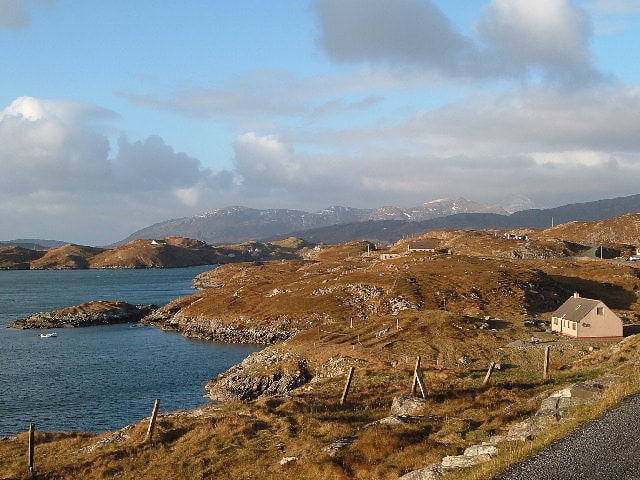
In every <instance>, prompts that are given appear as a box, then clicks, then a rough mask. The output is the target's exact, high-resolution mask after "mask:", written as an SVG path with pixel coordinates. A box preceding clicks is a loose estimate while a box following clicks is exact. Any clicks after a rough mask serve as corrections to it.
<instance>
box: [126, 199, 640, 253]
mask: <svg viewBox="0 0 640 480" xmlns="http://www.w3.org/2000/svg"><path fill="white" fill-rule="evenodd" d="M526 200H527V199H524V198H523V199H520V201H519V204H520V205H527V204H530V202H527V201H526ZM635 212H640V194H636V195H631V196H627V197H618V198H613V199H606V200H598V201H593V202H585V203H576V204H570V205H564V206H560V207H555V208H549V209H527V210H520V211H516V212H514V213H509V212H508V211H507V210H505V209H504V208H502V207H500V206H492V205H483V204H480V203H477V202H473V201H470V200H467V199H464V198H455V199H450V198H445V199H439V200H433V201H430V202H426V203H423V204H422V205H420V206H418V207H414V208H408V209H405V208H400V207H393V206H388V207H381V208H376V209H360V208H351V207H337V206H335V207H330V208H327V209H324V210H322V211H319V212H305V211H301V210H288V209H266V210H260V209H255V208H248V207H241V206H232V207H226V208H221V209H217V210H213V211H211V212H207V213H203V214H201V215H198V216H194V217H184V218H179V219H174V220H168V221H165V222H160V223H156V224H154V225H151V226H149V227H146V228H143V229H141V230H138V231H137V232H134V233H133V234H131V235H130V236H129V237H127V238H126V239H124V240H122V241H121V242H118V244H124V243H127V242H130V241H132V240H135V239H141V238H164V237H168V236H178V237H188V238H194V239H198V240H202V241H205V242H207V243H209V244H223V243H238V242H244V241H248V240H262V241H274V240H280V239H284V238H286V237H290V236H296V237H300V238H304V239H305V240H307V241H310V242H313V243H330V244H337V243H344V242H348V241H352V240H361V239H364V240H369V241H373V242H381V243H393V242H395V241H397V240H399V239H401V238H403V237H408V236H415V235H419V234H421V233H425V232H429V231H433V230H440V229H444V228H451V229H476V228H500V229H510V228H547V227H550V226H553V225H558V224H561V223H566V222H570V221H593V220H603V219H607V218H613V217H617V216H620V215H624V214H626V213H635Z"/></svg>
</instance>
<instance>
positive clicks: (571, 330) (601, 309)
mask: <svg viewBox="0 0 640 480" xmlns="http://www.w3.org/2000/svg"><path fill="white" fill-rule="evenodd" d="M551 330H553V331H554V332H557V333H561V334H562V335H567V336H569V337H575V338H609V337H622V320H621V319H620V317H618V316H617V315H616V314H615V313H613V312H612V311H611V310H610V309H609V307H607V306H606V305H605V304H604V303H603V302H602V301H601V300H592V299H590V298H583V297H581V296H580V295H578V294H577V293H574V294H573V296H572V297H571V298H569V299H568V300H567V301H566V302H564V303H563V304H562V305H561V306H560V308H558V309H557V310H556V311H555V312H553V313H552V314H551Z"/></svg>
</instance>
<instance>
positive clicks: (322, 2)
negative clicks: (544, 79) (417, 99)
mask: <svg viewBox="0 0 640 480" xmlns="http://www.w3.org/2000/svg"><path fill="white" fill-rule="evenodd" d="M315 7H316V11H317V13H318V18H319V20H320V26H321V36H320V39H319V42H320V45H321V46H322V47H323V48H324V49H325V51H326V52H327V54H328V55H329V56H330V57H331V58H332V59H334V60H336V61H341V62H359V61H373V62H377V61H384V62H388V63H390V64H419V65H423V66H425V67H431V68H435V69H438V70H442V71H445V72H453V73H456V72H461V71H466V70H467V68H468V65H467V62H468V59H469V58H473V56H474V55H475V51H474V48H473V45H472V43H471V42H470V41H469V40H468V39H466V38H464V37H463V36H461V35H460V34H458V33H457V32H455V31H454V29H453V27H452V25H451V24H450V22H449V20H448V19H447V18H446V17H445V16H444V15H443V14H442V12H441V11H440V9H438V7H436V6H435V5H434V4H433V3H431V2H429V1H422V0H396V1H394V2H388V1H385V0H339V1H338V0H318V1H317V2H316V4H315Z"/></svg>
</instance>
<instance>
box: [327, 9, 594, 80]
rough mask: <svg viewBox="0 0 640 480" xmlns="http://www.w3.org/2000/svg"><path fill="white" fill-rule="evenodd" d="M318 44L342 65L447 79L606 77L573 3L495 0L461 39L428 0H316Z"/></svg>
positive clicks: (587, 25) (589, 33)
mask: <svg viewBox="0 0 640 480" xmlns="http://www.w3.org/2000/svg"><path fill="white" fill-rule="evenodd" d="M315 6H316V11H317V14H318V19H319V25H320V38H319V44H320V45H321V47H322V48H323V49H324V50H325V52H326V53H327V55H328V56H329V57H330V58H331V59H333V60H335V61H339V62H369V63H384V64H390V65H392V66H399V67H413V68H419V69H424V70H429V71H433V72H436V73H439V74H441V75H443V76H446V77H476V78H477V77H485V78H512V77H524V76H530V75H532V74H540V73H542V74H544V75H548V76H550V77H553V78H556V79H559V80H562V81H565V82H566V81H571V82H573V83H576V82H591V81H593V80H597V79H600V78H601V76H602V75H601V74H600V73H599V72H598V71H597V70H596V69H595V68H594V67H593V65H592V60H591V56H590V52H589V42H590V39H591V36H592V33H593V31H592V30H593V29H592V25H591V21H590V18H589V16H588V14H587V12H586V11H585V10H584V9H582V8H580V7H578V6H576V5H574V4H571V3H570V2H569V1H568V0H540V1H536V2H534V3H532V2H530V1H527V0H493V1H492V2H491V3H490V4H489V5H488V6H487V7H485V9H484V12H483V16H482V18H480V19H479V21H478V22H477V24H476V25H475V31H476V33H477V37H475V38H474V37H466V36H463V35H462V34H460V33H458V32H457V31H456V30H455V29H454V27H453V25H452V24H451V22H450V21H449V19H448V18H447V17H446V16H445V15H444V14H443V13H442V11H441V10H440V9H439V8H438V7H437V6H436V5H435V4H434V3H433V2H431V1H429V0H397V1H394V2H387V1H385V0H317V2H316V4H315Z"/></svg>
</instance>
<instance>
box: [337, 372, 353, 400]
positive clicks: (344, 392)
mask: <svg viewBox="0 0 640 480" xmlns="http://www.w3.org/2000/svg"><path fill="white" fill-rule="evenodd" d="M353 370H354V367H351V368H349V375H347V382H346V383H345V384H344V390H343V392H342V397H341V398H340V405H344V402H346V401H347V395H348V394H349V388H350V387H351V379H352V378H353Z"/></svg>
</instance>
